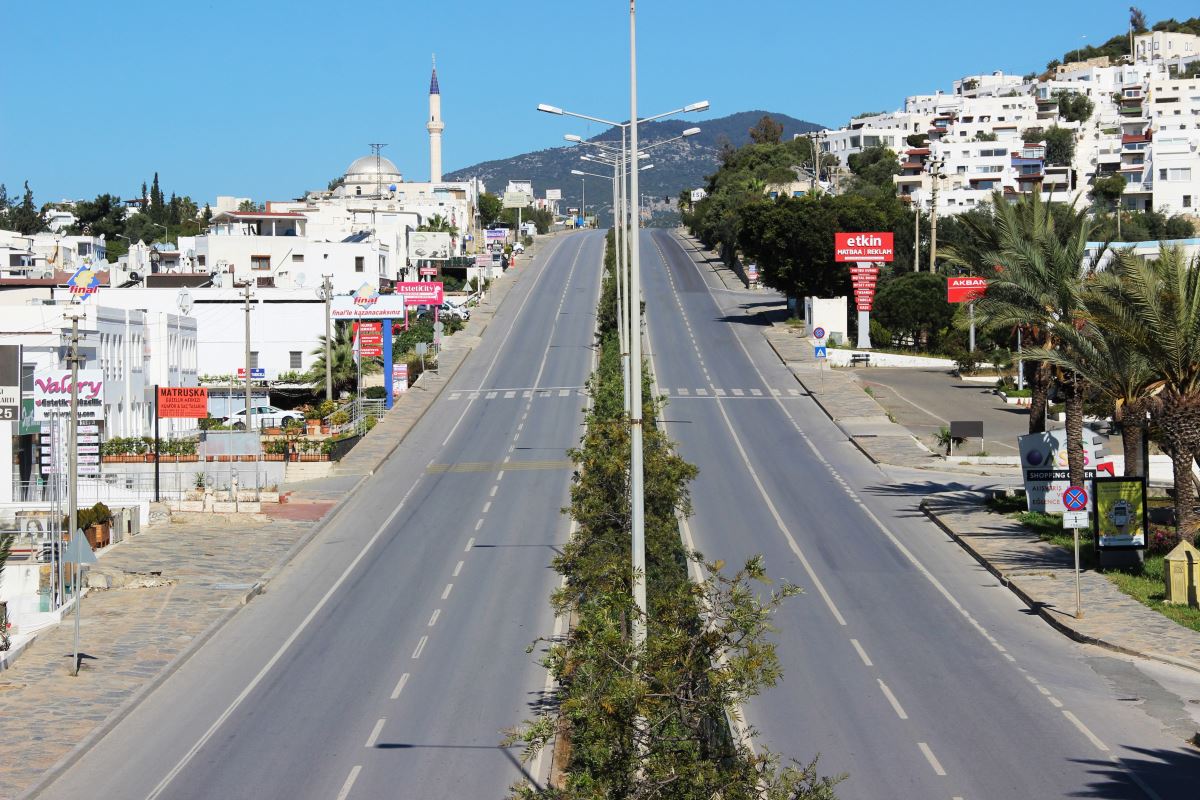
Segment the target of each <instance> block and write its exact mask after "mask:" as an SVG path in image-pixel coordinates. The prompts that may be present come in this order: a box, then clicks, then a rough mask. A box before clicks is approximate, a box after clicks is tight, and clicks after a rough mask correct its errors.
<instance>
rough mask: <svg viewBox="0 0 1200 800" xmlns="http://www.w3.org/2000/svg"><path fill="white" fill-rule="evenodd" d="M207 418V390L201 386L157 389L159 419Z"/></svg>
mask: <svg viewBox="0 0 1200 800" xmlns="http://www.w3.org/2000/svg"><path fill="white" fill-rule="evenodd" d="M207 416H208V389H205V388H204V387H203V386H160V387H158V417H159V419H203V418H204V417H207Z"/></svg>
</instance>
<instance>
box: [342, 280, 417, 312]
mask: <svg viewBox="0 0 1200 800" xmlns="http://www.w3.org/2000/svg"><path fill="white" fill-rule="evenodd" d="M329 316H330V317H331V318H332V319H398V318H400V317H403V316H404V295H402V294H380V293H379V290H378V289H376V288H374V287H372V286H371V285H370V284H369V283H364V284H363V285H362V286H361V287H359V289H358V291H357V292H355V293H354V294H339V295H336V296H335V297H334V298H333V299H332V300H331V301H330V303H329Z"/></svg>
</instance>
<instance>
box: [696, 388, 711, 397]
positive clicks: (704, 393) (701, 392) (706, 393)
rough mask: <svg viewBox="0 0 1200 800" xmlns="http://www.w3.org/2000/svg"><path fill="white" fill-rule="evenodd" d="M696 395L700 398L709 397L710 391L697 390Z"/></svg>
mask: <svg viewBox="0 0 1200 800" xmlns="http://www.w3.org/2000/svg"><path fill="white" fill-rule="evenodd" d="M696 394H698V395H699V396H700V397H708V389H697V390H696Z"/></svg>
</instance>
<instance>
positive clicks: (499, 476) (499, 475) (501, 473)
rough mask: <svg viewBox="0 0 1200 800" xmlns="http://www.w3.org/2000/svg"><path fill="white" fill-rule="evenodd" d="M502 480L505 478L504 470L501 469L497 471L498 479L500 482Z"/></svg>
mask: <svg viewBox="0 0 1200 800" xmlns="http://www.w3.org/2000/svg"><path fill="white" fill-rule="evenodd" d="M502 480H504V470H500V471H499V472H497V473H496V481H497V482H499V481H502Z"/></svg>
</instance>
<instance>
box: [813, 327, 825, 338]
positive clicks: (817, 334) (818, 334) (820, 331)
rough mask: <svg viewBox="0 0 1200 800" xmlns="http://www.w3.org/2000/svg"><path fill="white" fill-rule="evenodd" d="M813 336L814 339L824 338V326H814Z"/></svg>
mask: <svg viewBox="0 0 1200 800" xmlns="http://www.w3.org/2000/svg"><path fill="white" fill-rule="evenodd" d="M813 338H814V339H824V338H825V329H824V328H822V327H821V326H820V325H818V326H817V327H815V328H813Z"/></svg>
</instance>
